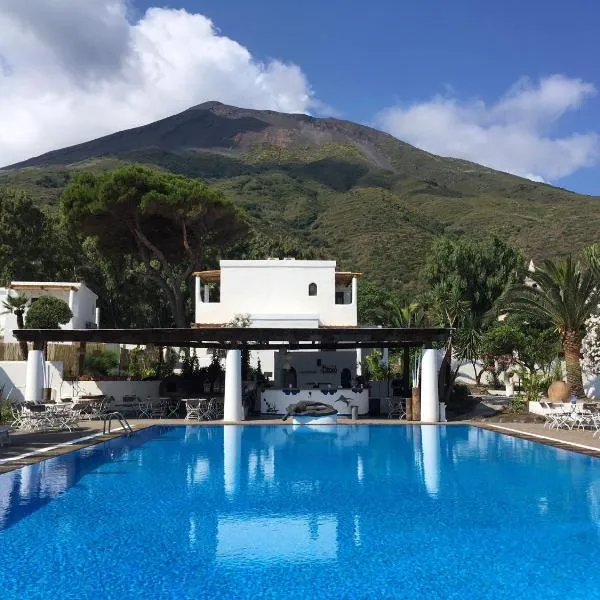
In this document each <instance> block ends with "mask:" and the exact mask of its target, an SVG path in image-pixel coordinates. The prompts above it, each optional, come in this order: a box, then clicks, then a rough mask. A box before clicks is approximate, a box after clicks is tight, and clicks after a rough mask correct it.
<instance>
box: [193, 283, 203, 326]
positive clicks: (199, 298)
mask: <svg viewBox="0 0 600 600" xmlns="http://www.w3.org/2000/svg"><path fill="white" fill-rule="evenodd" d="M201 291H202V281H200V277H196V281H195V287H194V297H195V309H196V310H195V317H194V320H195V322H196V323H200V310H201V307H200V304H201V302H202V296H201Z"/></svg>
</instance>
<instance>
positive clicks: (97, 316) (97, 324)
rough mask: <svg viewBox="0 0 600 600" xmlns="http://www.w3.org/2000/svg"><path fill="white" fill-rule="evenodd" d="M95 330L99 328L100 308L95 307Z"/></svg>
mask: <svg viewBox="0 0 600 600" xmlns="http://www.w3.org/2000/svg"><path fill="white" fill-rule="evenodd" d="M95 318H96V328H97V329H99V328H100V308H98V307H96V316H95Z"/></svg>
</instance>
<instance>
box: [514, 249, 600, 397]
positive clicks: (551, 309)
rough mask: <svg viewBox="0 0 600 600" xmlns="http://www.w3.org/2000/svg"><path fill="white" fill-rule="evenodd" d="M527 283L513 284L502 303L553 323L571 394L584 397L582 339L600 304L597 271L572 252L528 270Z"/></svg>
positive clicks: (517, 310)
mask: <svg viewBox="0 0 600 600" xmlns="http://www.w3.org/2000/svg"><path fill="white" fill-rule="evenodd" d="M527 277H528V279H529V282H528V283H527V284H525V283H523V284H516V285H513V286H512V287H511V288H510V289H509V290H508V292H507V294H506V297H505V299H504V301H503V305H504V306H505V307H506V308H507V309H508V310H509V311H514V312H516V313H518V314H521V315H522V316H523V317H526V318H532V319H535V320H538V321H547V322H550V323H552V324H553V325H554V327H556V330H557V331H558V333H559V335H560V339H561V342H562V347H563V352H564V354H565V363H566V367H567V384H568V386H569V388H570V391H571V393H573V394H576V395H577V396H578V397H580V398H582V397H584V396H585V395H584V391H583V380H582V376H581V364H580V357H581V340H582V338H583V335H584V333H585V322H586V320H587V319H588V317H589V316H590V315H591V314H592V312H593V311H595V310H596V309H597V307H598V302H599V301H600V290H599V287H598V285H599V281H598V278H597V277H596V275H595V273H594V270H593V269H591V268H585V267H583V266H582V265H581V264H580V263H579V262H578V261H575V260H573V258H572V257H571V256H570V255H569V256H567V257H566V258H563V259H560V260H558V261H556V262H553V261H551V260H546V261H544V263H543V265H542V266H541V267H537V268H536V269H535V271H532V272H527Z"/></svg>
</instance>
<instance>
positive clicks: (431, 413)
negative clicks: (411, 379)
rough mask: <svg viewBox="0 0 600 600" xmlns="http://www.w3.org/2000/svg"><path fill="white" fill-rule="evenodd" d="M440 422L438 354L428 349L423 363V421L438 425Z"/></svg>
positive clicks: (424, 354)
mask: <svg viewBox="0 0 600 600" xmlns="http://www.w3.org/2000/svg"><path fill="white" fill-rule="evenodd" d="M439 420H440V404H439V397H438V361H437V352H436V351H435V350H434V349H433V348H426V349H425V350H424V351H423V360H422V361H421V421H425V422H426V423H437V422H438V421H439Z"/></svg>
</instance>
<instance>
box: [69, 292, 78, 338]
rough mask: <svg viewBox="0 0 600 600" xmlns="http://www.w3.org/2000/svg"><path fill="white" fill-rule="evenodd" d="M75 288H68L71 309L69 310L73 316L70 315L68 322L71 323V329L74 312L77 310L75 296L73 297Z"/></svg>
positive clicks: (73, 325)
mask: <svg viewBox="0 0 600 600" xmlns="http://www.w3.org/2000/svg"><path fill="white" fill-rule="evenodd" d="M75 293H76V292H75V290H73V289H71V290H69V308H70V309H71V312H72V313H73V316H72V317H71V321H70V322H69V323H70V325H71V329H75V313H76V312H77V308H76V306H75V302H76V297H75Z"/></svg>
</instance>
